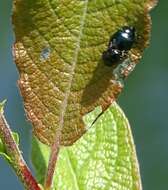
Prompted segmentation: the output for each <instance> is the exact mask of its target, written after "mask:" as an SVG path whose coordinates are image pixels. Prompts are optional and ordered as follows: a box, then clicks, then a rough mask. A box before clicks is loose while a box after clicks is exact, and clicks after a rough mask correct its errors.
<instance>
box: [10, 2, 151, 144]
mask: <svg viewBox="0 0 168 190" xmlns="http://www.w3.org/2000/svg"><path fill="white" fill-rule="evenodd" d="M153 2H154V1H152V0H144V1H139V0H121V1H112V0H102V1H100V0H96V1H95V0H94V1H93V0H83V1H81V0H74V1H70V0H29V1H22V0H14V11H13V24H14V31H15V35H16V43H15V47H14V52H15V61H16V64H17V67H18V69H19V72H20V80H19V86H20V89H21V93H22V95H23V98H24V104H25V108H26V111H27V115H28V118H29V119H30V121H31V122H32V123H33V126H34V133H35V135H36V136H37V137H38V138H39V139H40V140H41V141H42V142H44V143H46V144H49V145H51V144H53V143H54V142H55V138H56V133H57V132H58V131H61V133H62V135H61V144H63V145H69V144H72V143H73V142H75V141H76V140H77V139H78V138H80V136H82V135H83V134H84V133H85V132H86V130H87V128H86V126H85V125H84V123H83V120H82V117H83V116H84V115H85V114H87V113H88V112H90V111H92V110H93V109H94V108H95V107H96V106H101V107H102V109H103V110H105V109H106V108H107V107H108V106H109V105H110V104H111V103H112V102H113V101H114V100H115V99H116V98H117V96H118V94H119V93H120V92H121V90H122V88H123V78H125V75H126V76H127V75H128V74H129V73H130V72H131V71H132V70H133V68H134V67H135V65H136V63H137V61H138V60H139V59H140V57H141V56H142V52H143V50H144V48H145V47H146V46H147V44H148V41H149V33H150V18H149V15H148V11H149V9H150V8H151V7H152V5H153ZM123 26H134V27H135V28H136V34H137V40H136V43H135V44H134V47H133V48H132V50H131V51H130V52H129V54H128V57H127V59H126V60H124V61H123V63H121V64H120V65H119V66H117V68H114V67H112V68H109V67H107V66H106V65H105V64H104V61H103V60H102V53H103V52H104V51H105V50H106V49H107V45H108V42H109V39H110V37H111V36H112V35H113V34H114V33H115V32H116V31H117V30H118V29H120V28H122V27H123Z"/></svg>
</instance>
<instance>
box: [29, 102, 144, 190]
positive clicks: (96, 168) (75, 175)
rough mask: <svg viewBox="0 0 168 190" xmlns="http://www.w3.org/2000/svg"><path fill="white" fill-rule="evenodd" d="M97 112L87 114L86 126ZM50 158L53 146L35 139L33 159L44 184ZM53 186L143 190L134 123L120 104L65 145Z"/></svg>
mask: <svg viewBox="0 0 168 190" xmlns="http://www.w3.org/2000/svg"><path fill="white" fill-rule="evenodd" d="M95 112H96V113H95ZM97 112H99V110H96V111H94V112H92V113H90V114H88V115H87V117H86V118H85V121H86V125H88V124H90V122H91V120H93V119H94V118H95V114H96V115H97ZM48 157H49V148H48V147H47V146H46V145H44V144H42V143H40V141H38V140H37V139H33V146H32V161H33V164H34V167H35V172H36V176H37V178H38V179H39V182H40V183H41V184H42V183H43V181H44V176H45V171H46V167H47V163H48ZM53 189H54V190H58V189H61V190H79V189H80V190H100V189H101V190H110V189H113V190H141V180H140V174H139V167H138V162H137V158H136V152H135V147H134V143H133V138H132V134H131V130H130V126H129V123H128V121H127V119H126V117H125V115H124V113H123V112H122V110H121V109H120V108H119V106H118V105H117V104H116V103H113V105H111V106H110V108H108V110H106V111H105V113H104V114H103V115H101V116H100V117H99V119H98V120H97V121H96V123H95V124H94V126H93V127H92V128H91V129H90V130H89V131H88V132H87V133H86V134H84V135H83V136H82V137H81V138H80V140H78V141H77V142H76V143H75V144H74V145H72V146H71V147H62V148H61V150H60V154H59V159H58V162H57V168H56V173H55V177H54V187H53Z"/></svg>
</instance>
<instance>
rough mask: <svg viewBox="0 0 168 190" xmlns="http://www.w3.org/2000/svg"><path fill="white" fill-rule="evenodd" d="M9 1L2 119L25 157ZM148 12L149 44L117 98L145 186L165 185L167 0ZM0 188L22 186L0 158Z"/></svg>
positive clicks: (1, 18)
mask: <svg viewBox="0 0 168 190" xmlns="http://www.w3.org/2000/svg"><path fill="white" fill-rule="evenodd" d="M11 5H12V0H0V100H3V99H5V98H6V99H7V100H8V101H7V106H6V109H5V113H6V117H7V120H8V122H9V124H10V125H11V127H12V128H13V130H14V131H17V132H18V133H19V135H20V139H21V149H22V150H23V153H24V155H26V156H25V157H26V160H27V161H28V162H29V160H30V159H29V156H28V153H29V151H30V147H29V144H30V132H31V127H30V125H29V124H28V123H27V122H26V118H25V115H24V110H23V105H22V99H21V97H20V95H19V92H18V89H17V86H16V81H17V79H18V73H17V70H16V67H15V64H14V63H13V61H12V53H11V46H12V43H13V40H14V37H13V32H12V28H11V22H10V13H11ZM151 15H152V20H153V28H152V39H151V44H150V47H149V48H148V49H147V50H146V51H145V54H144V57H143V59H142V61H141V63H140V64H139V65H138V66H137V67H136V69H135V71H134V72H133V73H132V74H131V76H130V77H129V79H128V80H127V83H126V86H125V89H124V91H123V92H122V94H121V96H120V98H119V104H120V106H121V107H122V109H123V110H124V112H125V114H126V115H127V117H128V118H129V121H130V123H131V126H132V131H133V134H134V140H135V144H136V146H137V154H138V158H139V162H140V167H141V176H142V182H143V188H144V190H167V189H168V164H167V162H168V148H167V147H168V62H167V61H166V60H167V56H168V51H167V49H168V18H167V17H168V1H166V0H165V1H163V0H162V1H160V3H159V5H158V6H157V7H156V8H155V9H154V10H153V11H152V13H151ZM166 53H167V54H166ZM29 164H30V163H29ZM0 189H4V190H10V189H12V190H22V189H23V188H22V186H21V184H20V182H19V181H18V180H17V178H16V177H15V174H14V173H13V171H12V170H11V168H10V167H9V166H8V165H7V164H6V162H5V161H4V160H3V159H2V158H0Z"/></svg>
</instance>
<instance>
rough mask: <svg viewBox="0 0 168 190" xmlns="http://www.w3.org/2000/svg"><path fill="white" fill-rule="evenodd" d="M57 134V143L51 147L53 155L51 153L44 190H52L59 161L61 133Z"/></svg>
mask: <svg viewBox="0 0 168 190" xmlns="http://www.w3.org/2000/svg"><path fill="white" fill-rule="evenodd" d="M56 134H57V135H56V140H55V143H54V144H53V146H52V147H51V153H50V159H49V163H48V169H47V174H46V179H45V184H44V190H51V186H52V182H53V176H54V172H55V167H56V162H57V159H58V153H59V149H60V136H61V132H60V131H59V130H58V132H57V133H56Z"/></svg>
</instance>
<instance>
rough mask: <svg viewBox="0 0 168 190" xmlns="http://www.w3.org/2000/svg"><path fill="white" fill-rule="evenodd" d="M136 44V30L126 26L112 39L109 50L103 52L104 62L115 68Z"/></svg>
mask: <svg viewBox="0 0 168 190" xmlns="http://www.w3.org/2000/svg"><path fill="white" fill-rule="evenodd" d="M134 42H135V28H134V27H128V26H124V27H123V28H122V29H120V30H118V31H117V32H116V33H115V34H114V35H113V36H112V37H111V38H110V42H109V45H108V49H107V50H106V51H104V52H103V60H104V62H105V64H106V65H107V66H113V65H116V64H117V63H119V62H120V61H121V60H123V59H124V58H125V57H126V56H127V53H128V51H129V50H130V49H131V48H132V46H133V44H134Z"/></svg>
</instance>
